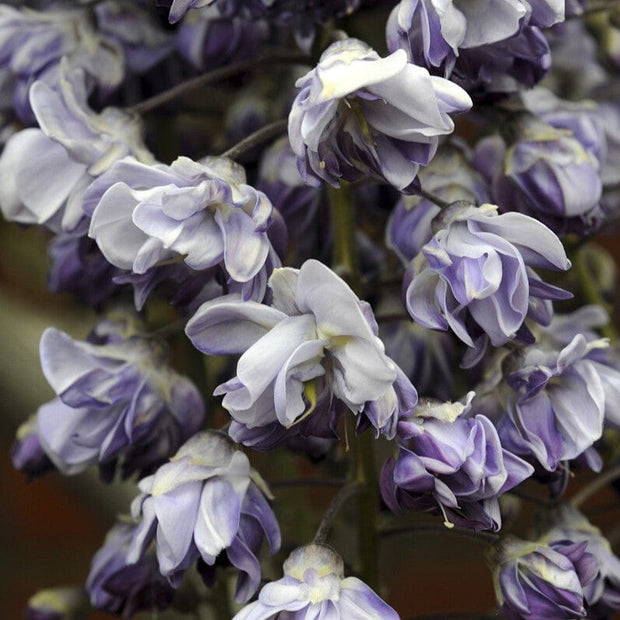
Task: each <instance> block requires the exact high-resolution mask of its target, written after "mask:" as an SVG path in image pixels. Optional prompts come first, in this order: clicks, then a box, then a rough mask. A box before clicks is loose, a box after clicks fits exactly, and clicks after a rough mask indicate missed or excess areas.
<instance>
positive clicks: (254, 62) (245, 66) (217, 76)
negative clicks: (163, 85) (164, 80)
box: [127, 50, 311, 114]
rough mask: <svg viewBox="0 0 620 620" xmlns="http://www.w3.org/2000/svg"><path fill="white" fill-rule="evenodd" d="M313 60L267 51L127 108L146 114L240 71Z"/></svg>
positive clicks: (298, 54) (306, 62)
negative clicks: (274, 64)
mask: <svg viewBox="0 0 620 620" xmlns="http://www.w3.org/2000/svg"><path fill="white" fill-rule="evenodd" d="M310 62H311V60H310V59H309V58H308V56H306V55H305V54H300V53H299V52H292V51H290V50H284V51H282V50H273V51H270V52H269V51H268V52H265V53H264V54H263V55H262V56H259V57H258V58H251V59H248V60H241V61H239V62H234V63H232V64H230V65H227V66H226V67H221V68H219V69H215V70H213V71H208V72H207V73H203V74H202V75H199V76H197V77H195V78H192V79H191V80H187V81H185V82H182V83H181V84H177V86H174V87H173V88H170V89H169V90H166V91H164V92H163V93H159V94H157V95H155V96H154V97H151V98H149V99H145V100H144V101H141V102H140V103H137V104H136V105H133V106H131V107H129V108H128V109H127V110H128V111H129V112H132V113H134V114H145V113H146V112H150V111H151V110H154V109H155V108H157V107H159V106H161V105H163V104H165V103H168V102H169V101H172V100H173V99H176V98H177V97H181V96H182V95H186V94H187V93H190V92H191V91H193V90H196V89H198V88H201V87H202V86H206V85H207V84H212V83H213V82H219V81H221V80H225V79H226V78H230V77H233V76H235V75H239V74H240V73H245V72H246V71H252V70H253V69H257V68H260V67H264V66H267V65H269V64H273V63H293V64H308V63H310Z"/></svg>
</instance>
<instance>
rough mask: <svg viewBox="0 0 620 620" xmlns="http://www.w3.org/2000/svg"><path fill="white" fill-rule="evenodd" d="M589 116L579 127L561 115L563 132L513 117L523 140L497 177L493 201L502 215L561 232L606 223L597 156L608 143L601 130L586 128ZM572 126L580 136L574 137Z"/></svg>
mask: <svg viewBox="0 0 620 620" xmlns="http://www.w3.org/2000/svg"><path fill="white" fill-rule="evenodd" d="M584 116H585V115H583V114H580V116H579V119H580V124H579V125H576V124H574V123H570V122H569V119H567V118H566V116H563V117H561V119H558V118H557V117H556V121H555V122H556V126H557V129H556V127H554V126H552V125H549V124H547V123H546V122H543V121H542V120H540V119H538V118H536V117H534V116H532V115H529V114H522V115H521V117H520V118H519V119H514V117H513V121H512V122H514V123H515V127H514V130H515V131H518V134H517V135H518V138H517V139H516V140H515V142H514V143H513V144H510V145H509V146H508V147H507V150H506V151H505V153H504V154H503V164H502V165H501V166H500V167H499V169H498V170H497V172H496V173H495V174H494V177H493V198H494V200H495V201H496V202H497V204H498V205H499V206H500V208H501V210H502V211H519V212H521V213H525V214H527V215H531V216H532V217H535V218H536V219H538V220H540V221H541V222H543V223H544V224H546V225H547V226H549V227H550V228H551V229H552V230H554V231H555V232H557V233H558V234H561V233H565V232H567V231H574V232H577V233H579V234H584V233H587V232H588V231H591V230H592V229H593V228H595V227H596V225H597V224H598V223H599V222H600V220H601V219H602V212H601V209H600V206H599V202H600V199H601V193H602V184H601V177H600V173H599V161H598V159H597V157H596V153H597V152H599V153H600V152H601V150H602V148H603V146H604V145H603V137H602V135H600V134H598V132H597V131H596V128H595V127H592V126H591V125H588V126H587V127H586V126H585V124H586V122H587V117H586V118H584ZM562 120H563V121H564V122H563V123H562ZM562 125H564V126H562ZM568 125H572V129H574V132H571V133H570V134H569V133H568V131H571V129H569V127H568ZM517 127H518V130H517V129H516V128H517ZM575 132H576V133H575Z"/></svg>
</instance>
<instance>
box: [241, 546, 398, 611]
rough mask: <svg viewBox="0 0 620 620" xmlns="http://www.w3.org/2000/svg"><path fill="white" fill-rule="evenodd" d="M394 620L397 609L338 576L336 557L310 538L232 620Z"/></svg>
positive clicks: (352, 579) (338, 559) (354, 579)
mask: <svg viewBox="0 0 620 620" xmlns="http://www.w3.org/2000/svg"><path fill="white" fill-rule="evenodd" d="M288 618H295V620H323V619H327V618H329V619H330V620H398V618H399V616H398V614H397V613H396V612H395V611H394V610H393V609H392V608H391V607H390V606H389V605H388V604H387V603H386V602H385V601H383V600H382V599H381V598H379V596H378V595H377V594H375V592H373V591H372V590H371V589H370V587H369V586H367V585H366V584H365V583H364V582H363V581H361V580H360V579H358V578H357V577H346V578H345V577H344V563H343V561H342V558H341V557H340V556H339V555H338V554H337V553H336V552H335V551H333V550H332V549H331V548H329V547H327V546H325V545H320V544H311V545H306V546H304V547H299V548H298V549H295V550H294V551H293V552H292V553H291V554H290V555H289V557H288V559H287V560H286V561H285V562H284V577H282V579H278V581H274V582H271V583H268V584H266V585H265V586H264V587H263V589H262V590H261V591H260V593H259V595H258V600H257V601H255V602H254V603H250V604H249V605H247V606H246V607H244V608H243V609H242V610H241V611H240V612H239V613H238V614H237V615H236V616H235V617H234V619H233V620H286V619H288Z"/></svg>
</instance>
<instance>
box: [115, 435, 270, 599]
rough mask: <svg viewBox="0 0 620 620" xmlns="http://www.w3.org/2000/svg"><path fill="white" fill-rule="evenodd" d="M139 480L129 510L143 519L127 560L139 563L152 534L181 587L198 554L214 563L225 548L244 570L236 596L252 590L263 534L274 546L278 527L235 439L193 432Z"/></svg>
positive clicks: (163, 568)
mask: <svg viewBox="0 0 620 620" xmlns="http://www.w3.org/2000/svg"><path fill="white" fill-rule="evenodd" d="M138 486H139V488H140V491H142V493H141V495H139V496H138V497H136V499H135V500H134V501H133V503H132V506H131V511H132V515H133V517H134V518H135V519H136V520H139V525H138V528H137V531H136V533H135V536H134V538H133V541H132V543H131V545H130V548H129V551H128V554H127V561H128V562H130V563H134V562H137V561H138V560H139V558H140V557H142V556H143V555H144V553H145V551H146V549H147V548H148V546H149V545H150V544H151V542H153V541H154V542H155V547H156V553H157V560H158V562H159V570H160V572H161V574H162V575H164V576H165V577H167V578H168V580H169V581H170V583H171V584H172V585H173V586H174V587H178V586H179V585H180V583H181V581H182V579H183V574H184V572H185V570H186V569H187V568H189V567H190V566H191V565H192V564H194V563H195V562H196V561H198V560H202V562H204V563H205V564H206V565H208V566H213V565H214V564H215V562H216V560H217V559H218V557H219V556H220V555H221V554H223V553H225V554H226V557H227V559H228V562H229V563H230V564H232V565H233V566H235V567H236V568H238V569H239V571H240V574H239V577H238V579H237V589H236V592H235V598H236V599H237V601H239V602H245V601H247V600H248V599H249V598H250V596H252V594H254V592H255V591H256V589H257V588H258V584H259V582H260V577H261V570H260V565H259V562H258V559H257V555H258V552H259V550H260V547H261V542H262V538H263V533H264V535H265V536H266V538H267V540H268V542H269V547H270V549H271V552H272V553H275V552H276V551H277V550H278V548H279V547H280V529H279V527H278V522H277V520H276V517H275V515H274V513H273V511H272V510H271V507H270V506H269V503H268V501H267V499H266V497H265V492H266V489H265V488H264V483H262V481H261V479H260V478H259V477H258V474H257V473H256V472H255V471H254V470H253V469H252V468H251V467H250V462H249V461H248V458H247V456H246V455H245V454H244V453H243V452H241V450H238V449H237V448H236V447H235V446H234V444H233V443H232V441H231V440H230V439H229V438H227V437H226V436H225V435H222V434H220V433H217V432H214V431H207V432H202V433H197V434H195V435H194V436H193V437H192V438H191V439H189V440H188V441H187V442H186V443H185V444H184V445H183V446H181V448H180V449H179V450H178V452H177V453H176V454H175V455H174V456H173V457H172V458H171V459H170V461H169V462H168V463H166V464H164V465H162V466H161V467H160V468H159V469H158V470H157V471H156V472H155V473H154V474H153V475H151V476H148V477H147V478H144V479H142V480H141V481H140V483H139V485H138Z"/></svg>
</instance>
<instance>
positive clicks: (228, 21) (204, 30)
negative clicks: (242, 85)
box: [176, 4, 268, 135]
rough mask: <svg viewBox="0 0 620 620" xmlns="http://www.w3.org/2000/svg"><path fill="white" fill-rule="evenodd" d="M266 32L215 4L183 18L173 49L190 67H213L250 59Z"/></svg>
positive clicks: (262, 24)
mask: <svg viewBox="0 0 620 620" xmlns="http://www.w3.org/2000/svg"><path fill="white" fill-rule="evenodd" d="M267 33H268V27H267V24H266V23H262V22H250V21H248V20H245V19H243V18H239V17H232V16H231V17H229V16H225V15H222V13H221V12H220V10H219V9H218V6H217V4H215V5H212V6H207V7H205V8H204V9H202V10H201V11H192V12H191V13H189V15H187V17H186V18H185V19H184V20H183V22H182V23H181V24H180V27H179V29H178V30H177V33H176V47H177V49H178V51H179V53H180V54H181V56H183V58H185V60H187V61H188V62H190V63H191V64H192V65H193V66H194V67H196V68H198V69H209V68H216V67H220V66H222V65H225V64H226V63H228V62H230V61H232V60H241V59H243V58H251V57H253V56H254V55H255V54H256V53H257V51H258V49H259V47H260V45H261V44H262V43H263V41H264V40H265V39H266V37H267ZM246 135H247V134H246Z"/></svg>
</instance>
